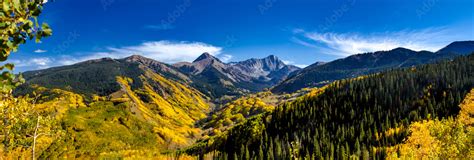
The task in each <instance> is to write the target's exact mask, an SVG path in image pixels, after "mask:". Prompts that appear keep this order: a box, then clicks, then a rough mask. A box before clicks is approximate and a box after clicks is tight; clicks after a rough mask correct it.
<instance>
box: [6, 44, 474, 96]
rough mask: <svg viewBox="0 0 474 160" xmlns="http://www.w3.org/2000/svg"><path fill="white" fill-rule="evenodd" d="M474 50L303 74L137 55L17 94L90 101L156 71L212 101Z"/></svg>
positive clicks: (287, 68) (360, 61) (385, 58)
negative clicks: (68, 94) (52, 92)
mask: <svg viewBox="0 0 474 160" xmlns="http://www.w3.org/2000/svg"><path fill="white" fill-rule="evenodd" d="M472 51H474V41H459V42H453V43H451V44H449V45H448V46H446V47H444V48H442V49H440V50H439V51H437V52H429V51H413V50H410V49H406V48H395V49H392V50H389V51H378V52H371V53H362V54H356V55H352V56H349V57H346V58H342V59H337V60H334V61H331V62H327V63H326V62H316V63H314V64H312V65H310V66H308V67H306V68H304V69H300V68H298V67H296V66H292V65H287V64H285V63H284V62H283V61H282V60H280V59H279V58H278V57H276V56H274V55H270V56H268V57H265V58H262V59H256V58H252V59H248V60H245V61H240V62H231V63H224V62H222V61H221V60H219V59H218V58H216V57H214V56H212V55H211V54H209V53H203V54H202V55H200V56H199V57H197V59H196V60H194V61H193V62H180V63H176V64H172V65H170V64H166V63H162V62H159V61H156V60H153V59H149V58H146V57H142V56H139V55H133V56H130V57H127V58H123V59H111V58H102V59H96V60H89V61H85V62H81V63H77V64H74V65H70V66H60V67H54V68H49V69H44V70H37V71H29V72H25V73H24V77H25V79H26V80H27V82H26V83H25V84H24V85H22V86H20V87H19V88H18V89H17V90H16V91H15V93H17V94H26V93H31V91H32V89H31V88H29V86H31V84H36V85H39V86H43V87H47V88H60V89H65V90H68V91H73V92H76V93H79V94H82V95H86V97H91V96H92V95H100V96H108V95H110V94H112V93H114V92H115V91H117V90H119V89H120V86H119V85H118V84H117V83H116V77H117V76H124V77H130V78H132V79H133V80H134V81H133V83H132V84H131V85H132V88H138V87H140V86H142V85H143V84H142V82H141V80H140V79H139V78H138V77H140V75H143V74H144V73H145V70H151V71H152V72H155V73H158V74H159V75H161V76H163V77H165V78H167V79H170V80H174V81H176V82H178V83H181V84H183V85H186V86H188V87H190V88H195V89H196V90H198V91H200V92H201V93H203V94H204V95H206V96H208V97H210V98H212V99H213V100H216V99H219V98H222V97H226V96H231V97H239V96H241V95H245V94H247V93H252V92H258V91H262V90H264V89H265V88H271V91H272V92H274V93H291V92H294V91H297V90H299V89H302V88H307V87H320V86H323V85H325V84H328V83H330V82H332V81H334V80H339V79H344V78H351V77H357V76H360V75H364V74H369V73H375V72H379V71H383V70H387V69H393V68H403V67H410V66H414V65H419V64H426V63H433V62H436V61H438V60H441V59H447V58H453V57H456V56H459V55H466V54H469V53H471V52H472Z"/></svg>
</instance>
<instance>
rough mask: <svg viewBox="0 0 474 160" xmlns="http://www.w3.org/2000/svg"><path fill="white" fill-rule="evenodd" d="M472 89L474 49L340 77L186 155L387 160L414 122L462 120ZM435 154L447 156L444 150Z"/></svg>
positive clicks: (462, 150) (464, 150)
mask: <svg viewBox="0 0 474 160" xmlns="http://www.w3.org/2000/svg"><path fill="white" fill-rule="evenodd" d="M473 87H474V55H472V54H471V55H469V56H467V57H460V58H457V59H455V60H453V61H452V60H446V61H442V62H439V63H436V64H429V65H423V66H418V67H410V68H406V69H399V70H392V71H387V72H382V73H377V74H372V75H368V76H363V77H359V78H356V79H349V80H342V81H337V82H335V83H333V84H331V85H329V86H328V87H325V88H323V89H321V91H320V92H318V93H316V94H313V95H311V96H306V97H304V98H300V99H298V100H296V101H293V102H289V103H285V104H284V105H281V106H279V107H277V108H276V109H275V110H274V111H273V112H268V113H267V114H262V115H260V116H257V117H253V118H251V119H249V120H247V121H246V122H244V123H241V124H239V125H237V126H235V127H233V128H232V129H230V130H229V131H228V132H227V133H225V134H223V135H220V136H216V137H211V138H209V139H207V140H204V141H202V142H200V143H198V144H196V145H194V146H193V147H191V148H188V149H187V150H186V152H187V153H192V154H196V155H201V154H205V153H213V154H214V156H215V158H220V159H222V158H225V157H227V158H229V159H232V158H234V159H250V158H256V159H290V158H303V157H307V158H309V157H312V158H317V159H323V158H324V159H348V158H350V157H359V158H369V157H370V158H385V157H387V151H388V150H389V149H390V148H391V147H393V146H395V145H397V144H400V143H402V142H403V140H404V139H406V138H407V136H408V135H409V133H410V132H409V129H408V128H409V125H410V124H411V123H413V122H417V121H422V120H432V119H434V120H436V119H446V118H449V117H455V116H456V115H457V114H458V113H459V111H460V108H459V104H460V103H461V101H462V100H463V98H464V97H465V96H466V94H467V93H468V92H469V91H470V90H471V89H472V88H473ZM466 132H467V131H466ZM469 132H472V130H470V131H469ZM469 134H472V133H469ZM471 140H472V139H471ZM459 143H463V144H466V145H467V144H469V143H470V142H469V141H460V142H459ZM458 150H459V152H456V153H454V155H450V156H451V157H458V158H459V157H464V156H466V155H467V153H468V152H472V149H471V148H466V147H464V148H458ZM215 151H218V152H215ZM391 156H393V155H391ZM395 156H404V154H403V153H397V154H396V155H395ZM436 156H439V158H446V155H443V154H438V155H436Z"/></svg>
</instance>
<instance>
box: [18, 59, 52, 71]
mask: <svg viewBox="0 0 474 160" xmlns="http://www.w3.org/2000/svg"><path fill="white" fill-rule="evenodd" d="M10 62H12V63H13V64H15V66H16V67H19V68H32V69H43V68H48V67H50V65H51V64H52V62H53V60H52V59H51V58H48V57H39V58H32V59H28V60H18V59H16V60H11V61H10Z"/></svg>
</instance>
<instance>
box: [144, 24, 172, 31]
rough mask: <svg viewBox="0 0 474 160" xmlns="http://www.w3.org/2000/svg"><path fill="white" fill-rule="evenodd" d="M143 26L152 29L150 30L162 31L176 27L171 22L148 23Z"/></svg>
mask: <svg viewBox="0 0 474 160" xmlns="http://www.w3.org/2000/svg"><path fill="white" fill-rule="evenodd" d="M143 28H145V29H150V30H157V31H161V30H171V29H174V26H173V25H171V24H166V23H165V24H161V25H146V26H144V27H143Z"/></svg>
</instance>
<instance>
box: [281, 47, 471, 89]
mask: <svg viewBox="0 0 474 160" xmlns="http://www.w3.org/2000/svg"><path fill="white" fill-rule="evenodd" d="M473 51H474V45H473V41H459V42H453V43H451V44H450V45H448V46H446V47H444V48H443V49H441V50H440V51H438V52H429V51H413V50H410V49H406V48H395V49H392V50H389V51H377V52H369V53H362V54H356V55H351V56H349V57H346V58H342V59H337V60H334V61H331V62H328V63H325V64H320V63H315V64H313V65H310V66H308V67H306V68H304V69H302V70H301V71H299V72H298V73H297V74H294V75H293V76H290V77H289V78H288V79H286V80H284V81H282V82H281V83H280V84H278V85H276V86H274V87H273V88H272V92H275V93H283V92H286V93H291V92H294V91H297V90H299V89H301V88H305V87H321V86H324V85H326V84H328V83H331V82H333V81H335V80H341V79H345V78H354V77H357V76H361V75H365V74H371V73H376V72H381V71H384V70H387V69H396V68H405V67H411V66H415V65H420V64H427V63H434V62H436V61H439V60H442V59H452V58H454V57H457V56H459V55H467V54H468V53H472V52H473Z"/></svg>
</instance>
